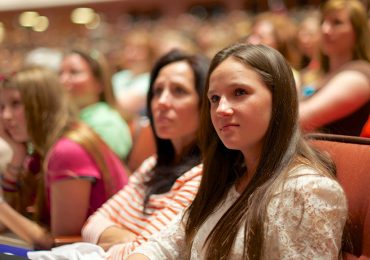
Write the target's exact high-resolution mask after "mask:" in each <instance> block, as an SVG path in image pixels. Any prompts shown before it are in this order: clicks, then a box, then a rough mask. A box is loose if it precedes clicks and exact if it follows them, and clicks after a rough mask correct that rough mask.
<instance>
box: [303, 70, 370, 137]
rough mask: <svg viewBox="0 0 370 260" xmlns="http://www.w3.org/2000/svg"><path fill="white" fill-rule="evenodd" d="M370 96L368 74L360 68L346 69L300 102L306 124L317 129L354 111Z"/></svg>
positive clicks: (306, 126)
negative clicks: (363, 72)
mask: <svg viewBox="0 0 370 260" xmlns="http://www.w3.org/2000/svg"><path fill="white" fill-rule="evenodd" d="M369 99H370V85H369V81H368V79H367V77H366V76H365V75H364V74H362V73H360V72H357V71H342V72H340V73H338V74H337V75H335V76H334V77H333V78H332V79H330V80H329V81H328V82H327V84H326V85H325V86H323V87H322V88H321V89H320V91H319V92H318V93H317V94H316V95H314V96H312V97H311V98H309V99H307V100H304V101H301V102H300V104H299V119H300V124H301V126H302V128H303V129H304V130H306V131H313V130H315V129H317V128H319V127H321V126H323V125H326V124H329V123H331V122H333V121H335V120H338V119H340V118H343V117H345V116H348V115H350V114H351V113H353V112H354V111H356V110H357V109H358V108H360V107H361V106H362V105H364V104H365V103H366V102H368V101H369Z"/></svg>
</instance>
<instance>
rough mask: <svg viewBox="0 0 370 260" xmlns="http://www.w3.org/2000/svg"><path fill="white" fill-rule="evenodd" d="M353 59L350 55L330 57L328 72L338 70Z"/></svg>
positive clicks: (343, 54)
mask: <svg viewBox="0 0 370 260" xmlns="http://www.w3.org/2000/svg"><path fill="white" fill-rule="evenodd" d="M352 59H353V57H352V53H342V54H340V55H335V56H333V57H330V72H333V71H336V70H338V69H339V68H340V67H342V66H343V65H344V64H346V63H347V62H350V61H351V60H352Z"/></svg>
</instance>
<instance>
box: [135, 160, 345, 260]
mask: <svg viewBox="0 0 370 260" xmlns="http://www.w3.org/2000/svg"><path fill="white" fill-rule="evenodd" d="M238 197H239V194H238V193H237V192H236V190H235V188H234V187H233V188H231V190H230V191H229V193H228V196H227V198H226V200H225V201H224V203H222V204H221V206H220V207H218V209H217V210H216V212H215V213H214V214H213V215H211V216H210V217H209V218H208V219H207V220H206V222H205V223H204V224H203V225H202V226H201V228H200V229H199V231H198V232H197V234H196V236H195V238H194V243H193V247H192V249H191V259H204V253H205V249H204V248H205V246H204V245H205V241H206V239H207V237H208V235H209V233H210V232H211V231H212V229H213V227H214V226H215V225H216V223H217V222H218V220H219V219H220V218H221V217H222V215H223V214H224V213H225V212H226V210H227V209H228V208H229V207H230V206H231V205H232V204H233V203H234V202H235V201H236V200H237V198H238ZM180 215H181V214H180ZM346 218H347V201H346V197H345V195H344V192H343V190H342V188H341V186H340V185H339V184H338V183H337V182H336V181H334V180H332V179H330V178H328V177H325V176H323V175H321V174H319V173H318V172H317V171H315V170H313V169H311V168H308V167H304V166H302V167H299V168H298V169H296V170H294V171H292V172H291V173H289V178H288V180H287V182H286V183H285V185H284V187H283V189H281V190H280V191H279V192H277V193H276V196H274V197H273V199H272V200H271V202H270V203H269V205H268V208H267V219H266V222H265V225H264V228H265V244H264V248H263V251H262V254H263V259H325V260H327V259H338V257H340V248H341V237H342V232H343V227H344V224H345V221H346ZM184 236H185V233H184V227H183V225H182V223H181V216H179V217H177V218H176V219H174V221H173V222H172V223H171V224H170V225H169V226H168V228H167V229H165V230H162V232H160V233H159V234H157V235H155V236H153V237H152V238H151V239H150V240H149V241H148V242H146V243H145V244H143V245H142V246H141V247H139V248H137V249H136V250H135V252H134V253H140V254H143V255H146V256H147V257H149V258H150V259H158V260H162V259H182V257H183V256H184V248H185V246H184ZM243 237H244V227H243V228H242V229H240V230H239V232H238V235H237V238H236V242H235V243H234V245H233V249H232V254H231V257H230V259H242V256H243V248H244V239H243Z"/></svg>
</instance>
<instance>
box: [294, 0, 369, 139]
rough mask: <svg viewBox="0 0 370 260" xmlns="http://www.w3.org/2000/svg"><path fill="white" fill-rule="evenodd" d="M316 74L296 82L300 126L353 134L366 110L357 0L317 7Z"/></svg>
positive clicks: (364, 51)
mask: <svg viewBox="0 0 370 260" xmlns="http://www.w3.org/2000/svg"><path fill="white" fill-rule="evenodd" d="M321 34H322V35H321V39H322V41H321V51H322V57H321V66H320V70H321V71H322V74H323V75H322V77H321V78H320V79H319V80H317V81H315V82H312V83H311V84H308V85H305V86H302V87H301V89H302V98H301V101H300V105H299V120H300V124H301V126H302V128H303V129H304V130H305V131H308V132H311V131H322V132H327V133H332V134H341V135H354V136H359V135H360V134H361V130H362V128H363V126H364V125H365V123H366V121H367V119H368V117H369V111H370V64H369V62H370V32H369V28H368V24H367V14H366V10H365V8H364V6H363V5H362V3H361V2H360V1H358V0H353V1H352V0H351V1H346V0H330V1H327V2H326V3H325V5H324V6H323V9H322V25H321Z"/></svg>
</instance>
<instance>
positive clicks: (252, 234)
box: [183, 44, 334, 259]
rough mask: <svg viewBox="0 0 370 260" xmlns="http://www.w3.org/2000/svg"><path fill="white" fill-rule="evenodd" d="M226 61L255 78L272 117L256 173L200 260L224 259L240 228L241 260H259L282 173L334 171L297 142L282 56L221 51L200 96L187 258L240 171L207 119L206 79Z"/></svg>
mask: <svg viewBox="0 0 370 260" xmlns="http://www.w3.org/2000/svg"><path fill="white" fill-rule="evenodd" d="M228 58H231V59H234V60H236V61H238V62H240V63H242V64H245V65H246V66H248V68H252V69H253V70H254V71H256V73H258V74H259V75H260V77H261V79H262V80H263V81H264V83H265V84H266V85H267V86H268V88H269V89H270V91H271V94H272V108H271V110H272V113H271V119H270V123H269V127H268V129H267V132H266V135H265V140H264V144H263V148H262V152H261V157H260V161H259V163H258V166H257V169H256V173H255V175H254V176H253V178H252V179H251V181H250V183H249V184H248V186H247V187H246V189H245V190H244V191H243V192H242V194H241V195H240V197H239V198H238V199H237V201H236V202H234V204H233V205H232V206H231V207H230V208H229V209H228V211H227V212H226V213H225V214H224V215H223V217H222V218H221V219H220V220H219V222H218V223H217V224H216V226H215V228H214V229H213V230H212V232H211V234H210V235H209V237H208V238H207V242H206V243H207V247H206V259H228V258H229V256H230V253H231V248H232V245H233V244H234V241H235V238H236V235H237V233H238V231H239V230H240V228H242V226H243V225H244V227H245V233H244V244H245V247H244V252H243V255H244V258H246V259H260V258H261V255H262V248H263V244H264V229H263V223H264V221H265V217H266V208H267V205H268V203H269V201H270V200H271V197H272V194H273V193H274V191H276V190H277V187H278V186H279V184H281V183H283V182H284V180H285V179H286V174H284V173H287V172H288V171H289V170H290V169H292V168H293V167H294V166H296V165H297V164H301V163H303V164H311V163H314V164H315V166H316V167H318V168H319V170H321V171H322V172H323V173H324V174H325V175H328V176H331V174H333V173H334V168H333V167H332V166H333V165H332V164H331V162H330V161H329V160H328V159H326V158H324V157H323V156H321V155H320V154H319V153H317V152H316V151H314V150H313V149H311V148H310V147H309V146H308V145H307V143H306V142H305V141H304V140H303V138H302V137H301V134H300V131H299V127H298V101H297V92H296V88H295V82H294V78H293V74H292V71H291V69H290V66H289V64H288V63H287V62H286V60H285V59H284V58H283V56H282V55H281V54H280V53H279V52H278V51H276V50H274V49H272V48H270V47H267V46H264V45H248V44H236V45H233V46H230V47H228V48H225V49H224V50H221V51H220V52H219V53H217V54H216V56H215V57H214V58H213V60H212V62H211V66H210V70H209V73H208V78H207V83H206V91H205V92H204V95H203V107H202V112H201V126H200V138H199V140H200V141H201V150H202V156H203V163H204V168H203V177H202V181H201V185H200V188H199V191H198V193H197V195H196V197H195V199H194V201H193V203H192V204H191V206H190V207H189V209H188V210H187V212H186V214H185V216H186V217H185V218H184V219H183V220H184V221H185V233H186V243H187V251H188V257H189V255H190V250H191V247H192V243H193V239H194V236H195V235H196V233H197V231H198V230H199V228H200V227H201V225H202V224H203V223H204V222H205V220H206V219H207V218H208V217H209V216H210V215H212V214H213V212H214V211H215V209H216V207H217V206H218V205H219V204H220V203H221V202H222V201H223V200H224V199H225V197H226V195H227V193H228V191H229V189H230V187H231V186H232V185H234V183H235V181H236V180H237V179H238V178H239V177H240V176H241V175H243V173H244V172H245V170H246V169H245V166H243V165H244V159H243V155H242V153H241V152H240V151H237V150H229V149H228V148H226V147H225V146H224V145H223V143H222V142H221V140H220V138H219V137H218V135H217V133H216V131H215V129H214V127H213V125H212V122H211V119H210V113H209V111H210V104H209V101H208V98H207V92H208V88H209V77H210V75H211V74H212V72H213V71H214V70H215V69H216V68H217V67H218V66H219V65H220V64H221V63H222V62H223V61H224V60H225V59H228ZM246 138H248V137H246Z"/></svg>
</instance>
